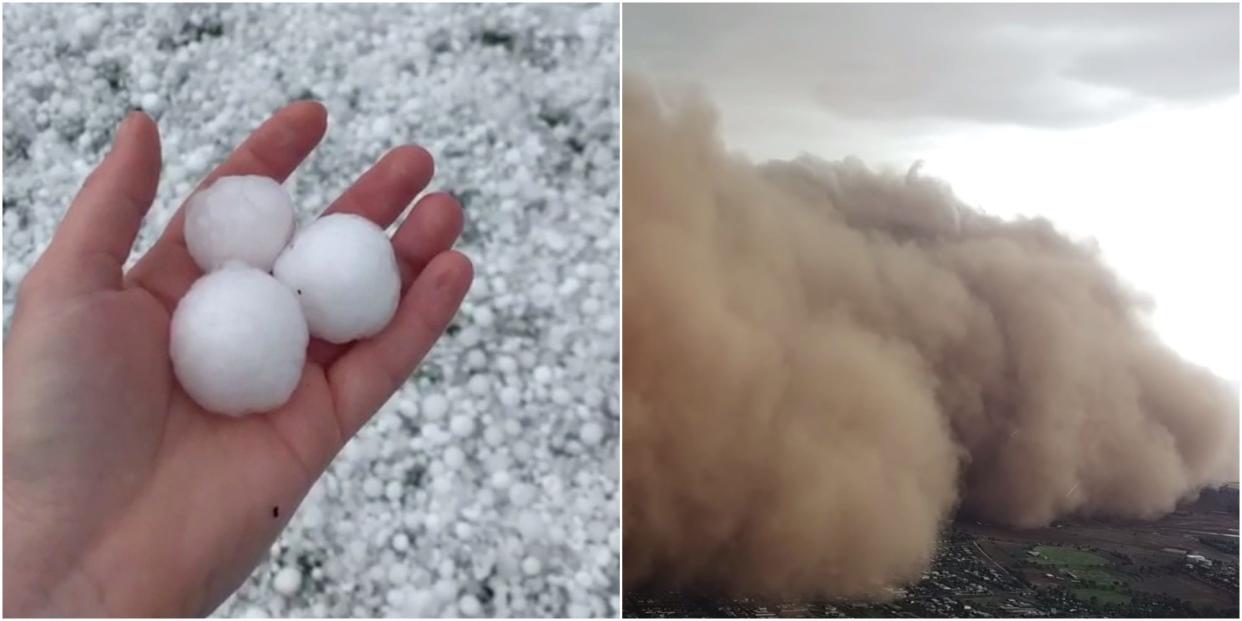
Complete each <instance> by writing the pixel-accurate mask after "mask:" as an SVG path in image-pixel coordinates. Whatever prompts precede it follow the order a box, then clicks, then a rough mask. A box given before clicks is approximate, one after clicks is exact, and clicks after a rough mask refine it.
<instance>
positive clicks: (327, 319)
mask: <svg viewBox="0 0 1242 621" xmlns="http://www.w3.org/2000/svg"><path fill="white" fill-rule="evenodd" d="M273 273H274V274H275V275H276V278H278V279H280V281H281V282H283V283H285V285H286V286H288V287H289V288H290V289H292V290H293V291H295V292H296V294H297V296H298V299H299V300H301V302H302V312H303V313H304V314H305V315H306V323H307V325H308V326H310V333H311V335H313V336H315V337H318V338H321V339H323V340H325V341H330V342H332V343H345V342H348V341H352V340H354V339H360V338H366V337H368V336H373V335H375V334H376V333H378V332H379V331H380V330H383V329H384V326H386V325H388V322H389V321H390V320H391V319H392V316H393V314H395V313H396V312H397V301H398V298H399V297H400V295H401V274H400V273H399V271H398V270H397V257H396V255H395V254H393V250H392V243H391V242H389V241H388V236H387V235H384V230H383V229H381V228H380V227H379V226H378V225H376V224H375V223H374V222H371V221H370V220H367V219H366V218H363V217H362V216H356V215H353V214H332V215H330V216H324V217H322V218H320V219H318V220H316V221H315V222H313V223H311V224H310V225H309V226H307V227H305V228H303V229H302V231H301V232H299V233H298V235H297V237H295V238H294V239H293V243H292V244H290V245H289V248H288V249H286V250H285V252H284V253H283V254H281V255H280V258H278V259H276V266H275V268H274V271H273Z"/></svg>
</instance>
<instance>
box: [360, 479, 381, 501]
mask: <svg viewBox="0 0 1242 621" xmlns="http://www.w3.org/2000/svg"><path fill="white" fill-rule="evenodd" d="M383 491H384V484H383V483H381V482H380V480H379V479H377V478H375V477H367V478H366V480H365V481H363V482H362V493H364V494H366V495H367V496H368V497H370V498H376V497H378V496H379V495H380V494H381V493H383Z"/></svg>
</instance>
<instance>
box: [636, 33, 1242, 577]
mask: <svg viewBox="0 0 1242 621" xmlns="http://www.w3.org/2000/svg"><path fill="white" fill-rule="evenodd" d="M627 11H628V9H627ZM627 35H628V31H627ZM624 92H625V98H624V102H623V113H624V118H625V123H624V134H625V135H624V144H625V153H624V157H625V162H624V169H625V175H624V181H623V185H624V188H623V189H624V194H625V214H624V237H623V243H624V277H625V286H624V292H623V295H624V302H623V303H624V324H625V325H624V330H623V339H624V352H625V355H624V361H623V364H624V369H623V374H624V375H623V386H624V397H623V399H624V407H625V417H624V422H623V424H624V433H625V442H624V448H623V450H624V463H625V468H624V483H623V485H624V499H625V502H624V529H625V532H624V538H623V541H624V546H625V550H624V559H625V572H624V575H625V578H626V581H627V584H628V585H629V586H635V585H639V584H642V583H643V582H644V581H656V582H657V583H658V584H659V585H661V586H670V585H677V584H682V585H686V584H693V585H697V586H704V585H708V586H712V587H717V588H722V589H726V590H731V591H735V592H740V593H747V592H749V593H759V594H800V595H844V596H858V597H866V596H882V595H883V594H884V593H885V592H886V590H887V589H888V588H889V587H890V586H892V585H895V584H898V583H902V582H907V581H912V580H916V579H917V578H918V576H919V575H920V574H921V573H922V572H923V571H924V570H925V569H926V567H927V564H928V562H929V559H930V558H931V556H932V554H933V553H934V550H935V546H936V541H937V533H938V532H939V530H940V528H941V527H942V526H943V525H944V523H945V521H946V520H948V519H950V518H951V516H952V515H953V514H954V512H955V511H959V510H960V511H964V512H966V513H968V514H970V515H975V516H979V517H982V518H984V519H987V520H991V521H994V522H998V523H1002V524H1010V525H1015V526H1020V527H1021V526H1039V525H1045V524H1048V523H1049V522H1051V521H1052V520H1054V519H1057V518H1058V517H1061V516H1065V515H1071V514H1080V515H1093V516H1112V517H1125V518H1154V517H1157V516H1159V515H1162V514H1164V513H1166V512H1168V511H1170V510H1172V509H1173V508H1174V507H1175V505H1176V503H1177V502H1178V501H1179V500H1182V499H1186V498H1188V497H1192V496H1193V495H1194V494H1195V493H1196V492H1197V490H1198V489H1200V488H1202V487H1203V486H1206V485H1210V484H1213V483H1216V482H1222V481H1229V480H1236V478H1237V473H1238V444H1237V437H1238V427H1237V425H1238V415H1237V412H1238V395H1237V391H1236V387H1231V386H1229V385H1227V384H1225V383H1224V382H1222V381H1221V380H1219V379H1218V378H1216V377H1214V376H1213V375H1212V374H1210V373H1209V372H1207V371H1206V370H1204V369H1202V368H1200V367H1197V366H1194V365H1191V364H1189V363H1187V362H1186V361H1184V360H1183V359H1181V358H1180V357H1179V356H1178V355H1177V354H1175V353H1174V352H1172V351H1171V350H1169V349H1168V348H1167V347H1165V346H1164V345H1163V344H1162V343H1160V342H1159V340H1158V339H1157V338H1156V337H1155V335H1154V334H1153V333H1152V332H1151V331H1150V330H1149V329H1148V328H1147V327H1146V326H1145V324H1144V320H1143V318H1144V315H1145V313H1146V312H1147V310H1148V304H1147V302H1146V301H1145V299H1144V298H1143V297H1142V296H1140V295H1138V294H1136V293H1135V292H1133V291H1131V290H1130V289H1129V288H1128V287H1126V286H1125V285H1124V284H1123V283H1122V282H1121V281H1119V279H1118V278H1117V276H1116V275H1115V274H1114V273H1113V272H1112V271H1111V270H1110V269H1108V268H1107V267H1106V266H1105V265H1104V263H1103V262H1102V261H1101V258H1100V255H1099V251H1098V249H1097V248H1096V247H1094V246H1093V245H1091V244H1084V243H1078V242H1075V241H1072V240H1070V239H1068V238H1066V237H1065V236H1063V235H1062V234H1061V233H1060V232H1058V231H1057V230H1056V229H1055V228H1054V227H1053V226H1052V225H1051V224H1050V223H1049V222H1048V221H1046V220H1043V219H1019V220H1013V221H1009V220H1002V219H999V218H996V217H992V216H988V215H984V214H981V213H978V212H976V211H974V210H972V209H970V208H969V207H967V206H966V205H964V204H962V203H961V202H960V201H958V200H957V199H956V198H955V197H954V196H953V194H952V192H951V191H949V189H948V187H947V186H946V185H945V184H943V183H942V182H939V181H937V180H934V179H930V178H927V177H924V176H922V175H920V174H919V173H918V171H917V169H915V170H911V171H910V172H909V173H908V174H906V175H897V174H884V173H876V172H872V171H871V170H869V169H868V168H867V167H866V166H864V165H863V164H862V163H861V162H859V161H858V160H846V161H844V162H832V163H830V162H824V161H821V160H816V159H810V158H804V159H800V160H796V161H782V162H771V163H767V164H763V165H755V164H752V163H750V162H748V161H746V160H744V159H742V158H739V157H737V156H734V155H730V154H728V153H727V152H726V151H725V149H724V147H723V146H722V143H721V140H720V138H719V137H718V136H717V134H716V127H715V125H716V116H715V112H714V111H713V110H712V108H711V107H710V106H708V105H707V104H705V103H704V102H702V101H697V100H691V101H678V100H677V99H676V98H674V97H669V96H667V95H666V96H665V98H664V99H663V100H660V99H658V98H657V95H656V94H655V92H654V91H653V90H652V89H651V88H650V87H649V86H648V85H647V84H646V83H643V82H639V81H634V80H628V81H627V82H626V84H625V91H624ZM1170 217H1176V216H1175V212H1171V213H1170ZM1151 247H1152V252H1156V253H1160V252H1168V251H1170V250H1169V249H1168V248H1164V247H1162V241H1161V240H1160V239H1158V238H1157V239H1152V240H1151ZM1186 277H1187V278H1195V277H1197V275H1196V274H1187V275H1186ZM1221 286H1224V285H1223V284H1222V285H1221Z"/></svg>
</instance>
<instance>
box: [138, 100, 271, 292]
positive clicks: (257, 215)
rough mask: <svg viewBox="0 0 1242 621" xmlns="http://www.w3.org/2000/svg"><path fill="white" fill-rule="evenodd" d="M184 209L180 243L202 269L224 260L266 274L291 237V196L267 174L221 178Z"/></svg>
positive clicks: (222, 262) (220, 265) (208, 269)
mask: <svg viewBox="0 0 1242 621" xmlns="http://www.w3.org/2000/svg"><path fill="white" fill-rule="evenodd" d="M144 105H145V102H144ZM185 210H186V211H185V244H186V247H187V248H189V250H190V256H191V257H193V258H194V262H195V263H197V264H198V266H199V268H201V269H202V270H203V271H204V272H210V271H212V270H217V269H220V268H221V267H223V266H224V265H225V264H226V263H228V262H230V261H241V262H242V263H245V264H246V265H249V266H251V267H254V268H258V269H260V270H263V271H264V272H270V271H271V270H272V265H273V264H274V263H275V262H276V257H278V256H280V253H281V251H282V250H284V248H285V245H286V244H288V243H289V238H290V237H292V236H293V199H292V198H290V197H289V193H288V192H286V191H285V189H284V188H283V187H281V185H280V184H279V183H277V182H276V181H275V180H273V179H270V178H268V177H259V176H240V177H221V178H219V179H217V180H216V181H215V183H212V184H211V185H210V186H208V187H207V188H206V189H204V190H200V191H199V192H196V193H195V194H194V195H193V196H191V197H190V200H189V201H188V202H187V203H186V208H185Z"/></svg>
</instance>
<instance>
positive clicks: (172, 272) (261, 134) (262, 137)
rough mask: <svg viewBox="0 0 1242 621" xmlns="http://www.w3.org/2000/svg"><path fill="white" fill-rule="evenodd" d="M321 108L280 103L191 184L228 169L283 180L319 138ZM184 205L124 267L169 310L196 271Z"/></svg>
mask: <svg viewBox="0 0 1242 621" xmlns="http://www.w3.org/2000/svg"><path fill="white" fill-rule="evenodd" d="M326 130H327V111H326V110H325V109H324V107H323V106H322V105H320V104H319V103H317V102H310V101H301V102H298V103H295V104H291V105H289V106H286V107H284V108H283V109H281V110H280V111H279V112H277V113H276V114H275V115H273V116H272V118H270V119H268V120H267V121H265V122H264V123H263V124H262V125H260V126H259V128H258V129H256V130H255V131H254V133H252V134H251V135H250V137H249V138H247V139H246V141H245V142H243V143H242V145H241V146H240V147H238V148H237V150H236V151H234V152H233V154H232V155H230V156H229V158H228V159H227V160H225V162H224V163H223V164H221V165H220V166H218V167H217V168H216V169H215V170H213V171H212V172H211V174H209V175H207V178H206V179H204V180H203V182H202V183H200V184H199V186H198V188H195V192H197V191H198V190H199V189H202V188H204V187H206V186H208V185H210V184H211V183H212V182H214V181H215V180H216V179H218V178H220V177H225V176H233V175H262V176H265V177H271V178H272V179H275V180H276V181H281V182H283V181H284V180H285V178H287V177H288V176H289V175H290V174H291V173H292V172H293V170H294V169H295V168H297V166H298V164H300V163H302V160H304V159H306V156H307V155H310V152H311V150H313V149H314V148H315V145H317V144H319V141H320V140H321V139H322V138H323V134H324V132H325V131H326ZM184 221H185V205H184V204H182V206H181V208H180V209H179V210H178V211H177V214H176V215H174V216H173V219H172V220H171V221H170V222H169V223H168V228H167V229H165V230H164V234H163V235H162V236H161V237H160V239H159V241H157V242H156V243H155V246H154V247H152V248H151V250H150V251H149V252H147V254H146V255H145V256H143V257H142V259H141V260H140V261H139V262H138V264H137V265H135V266H134V268H133V269H132V270H130V273H129V277H128V281H129V284H130V285H136V286H141V287H143V288H145V289H147V290H148V291H150V292H151V293H152V294H154V295H155V297H157V298H159V300H160V301H161V302H163V303H164V305H165V306H166V307H168V309H169V310H172V309H173V308H175V307H176V304H177V301H178V300H180V299H181V296H182V295H184V294H185V292H186V290H187V289H189V287H190V284H191V283H193V282H194V280H195V279H196V278H198V277H199V276H201V275H202V271H201V270H199V268H198V266H197V265H195V263H194V260H193V259H192V258H191V257H190V253H189V250H188V249H186V246H185V229H184Z"/></svg>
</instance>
